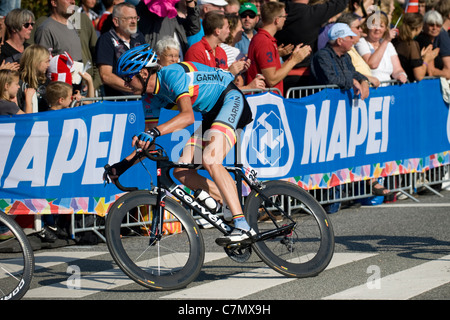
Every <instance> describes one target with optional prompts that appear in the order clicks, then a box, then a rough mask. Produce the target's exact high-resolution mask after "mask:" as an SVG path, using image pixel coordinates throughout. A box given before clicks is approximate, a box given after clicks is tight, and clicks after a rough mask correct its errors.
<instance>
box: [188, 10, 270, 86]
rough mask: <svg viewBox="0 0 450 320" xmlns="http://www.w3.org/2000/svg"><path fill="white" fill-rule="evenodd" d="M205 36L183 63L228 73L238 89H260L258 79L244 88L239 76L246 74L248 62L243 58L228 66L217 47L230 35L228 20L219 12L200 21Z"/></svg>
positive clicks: (190, 50) (226, 58) (220, 49)
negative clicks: (205, 66)
mask: <svg viewBox="0 0 450 320" xmlns="http://www.w3.org/2000/svg"><path fill="white" fill-rule="evenodd" d="M202 24H203V29H204V30H205V36H204V37H203V38H202V40H201V41H199V42H197V43H194V44H193V45H192V46H191V47H190V48H189V50H188V52H187V53H186V57H185V61H194V62H199V63H202V64H204V65H207V66H210V67H215V68H221V69H224V70H228V71H230V72H231V73H232V74H233V75H235V76H236V78H237V82H236V83H237V85H238V87H239V88H240V89H262V88H264V83H263V82H262V81H261V80H260V79H255V81H251V82H250V83H249V84H248V85H247V86H244V83H243V81H242V80H241V78H240V74H241V73H243V72H246V71H247V69H248V66H249V64H250V61H246V60H245V59H244V58H243V59H241V60H238V61H235V62H233V64H232V65H230V66H228V63H227V60H228V57H227V54H226V53H225V50H223V49H222V48H221V47H220V46H219V45H220V44H221V43H223V42H224V41H225V40H226V39H227V38H228V35H229V34H230V29H229V26H228V20H227V19H226V18H225V15H224V14H223V12H221V11H210V12H208V13H207V14H206V15H205V19H204V20H203V21H202Z"/></svg>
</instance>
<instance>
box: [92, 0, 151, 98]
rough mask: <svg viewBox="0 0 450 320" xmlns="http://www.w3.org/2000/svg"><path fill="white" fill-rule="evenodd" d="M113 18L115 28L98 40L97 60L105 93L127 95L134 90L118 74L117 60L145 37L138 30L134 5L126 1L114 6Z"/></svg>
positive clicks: (137, 18) (141, 42)
mask: <svg viewBox="0 0 450 320" xmlns="http://www.w3.org/2000/svg"><path fill="white" fill-rule="evenodd" d="M112 19H113V20H112V21H113V23H114V28H112V29H110V30H109V31H108V32H106V33H104V34H102V35H101V36H100V38H99V39H98V41H97V45H96V50H95V51H96V57H95V58H96V59H95V61H96V65H97V67H98V69H99V73H100V77H101V79H102V82H103V88H104V93H105V95H106V96H120V95H127V94H131V93H132V92H131V90H130V89H129V88H128V87H127V86H125V83H124V82H123V80H122V79H121V78H120V77H118V76H117V75H116V73H117V72H116V71H117V67H116V65H117V61H118V59H119V58H120V56H121V55H122V54H123V53H124V52H125V51H127V50H128V49H130V48H134V47H136V46H139V45H142V44H144V43H145V39H144V36H143V34H142V33H141V32H139V31H138V27H137V24H138V21H139V17H138V15H137V13H136V8H135V7H134V5H132V4H130V3H126V2H124V3H120V4H118V5H116V6H114V9H113V13H112Z"/></svg>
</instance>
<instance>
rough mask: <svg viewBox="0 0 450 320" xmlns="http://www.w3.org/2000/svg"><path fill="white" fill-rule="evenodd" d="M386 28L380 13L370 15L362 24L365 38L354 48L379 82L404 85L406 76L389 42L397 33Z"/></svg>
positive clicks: (383, 17)
mask: <svg viewBox="0 0 450 320" xmlns="http://www.w3.org/2000/svg"><path fill="white" fill-rule="evenodd" d="M388 26H389V20H388V17H387V16H386V15H385V14H383V13H382V12H379V11H378V12H375V13H374V14H372V15H370V16H369V17H368V18H367V20H366V23H365V24H364V31H365V33H366V34H367V36H366V37H365V38H361V39H360V40H359V42H358V43H357V44H356V45H355V48H356V50H357V51H358V53H359V54H360V55H361V57H363V59H364V60H365V61H366V62H367V64H368V65H369V67H370V69H371V70H372V75H373V76H374V77H376V78H378V79H379V80H380V81H381V82H382V81H388V80H391V79H395V80H398V81H400V82H401V83H405V82H406V81H408V78H407V75H406V73H405V70H403V68H402V65H401V63H400V60H399V58H398V55H397V52H396V51H395V48H394V46H393V45H392V42H391V40H392V39H394V38H395V37H396V34H397V31H396V30H394V29H392V30H390V29H389V28H388Z"/></svg>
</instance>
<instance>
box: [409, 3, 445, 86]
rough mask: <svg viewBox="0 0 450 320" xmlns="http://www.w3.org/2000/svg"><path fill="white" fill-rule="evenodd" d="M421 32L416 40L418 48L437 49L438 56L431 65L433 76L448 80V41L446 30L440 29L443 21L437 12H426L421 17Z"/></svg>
mask: <svg viewBox="0 0 450 320" xmlns="http://www.w3.org/2000/svg"><path fill="white" fill-rule="evenodd" d="M423 22H424V24H423V31H422V33H421V34H420V35H418V36H417V38H416V40H417V42H418V43H419V46H420V48H421V49H422V48H424V47H428V45H430V44H432V45H433V48H439V55H438V56H437V57H436V58H435V59H434V61H433V63H432V67H433V76H437V77H443V78H446V79H450V39H449V35H448V33H447V31H446V30H444V29H443V28H442V25H443V24H444V19H443V18H442V15H441V14H440V13H439V12H438V11H437V10H430V11H427V12H426V13H425V15H424V17H423Z"/></svg>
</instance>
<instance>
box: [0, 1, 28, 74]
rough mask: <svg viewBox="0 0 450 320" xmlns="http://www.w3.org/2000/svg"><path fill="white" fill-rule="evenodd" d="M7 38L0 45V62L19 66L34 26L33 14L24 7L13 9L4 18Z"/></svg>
mask: <svg viewBox="0 0 450 320" xmlns="http://www.w3.org/2000/svg"><path fill="white" fill-rule="evenodd" d="M5 25H6V32H7V39H6V41H5V42H4V43H3V45H2V47H1V54H0V63H2V62H3V61H5V62H6V63H8V62H9V63H14V64H15V65H16V66H17V69H18V67H19V61H20V57H21V56H22V52H23V50H25V48H26V47H27V46H28V44H27V43H26V41H27V40H28V39H30V37H31V31H32V30H33V27H34V14H33V12H31V11H29V10H26V9H14V10H12V11H10V12H9V13H8V15H7V16H6V18H5Z"/></svg>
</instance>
